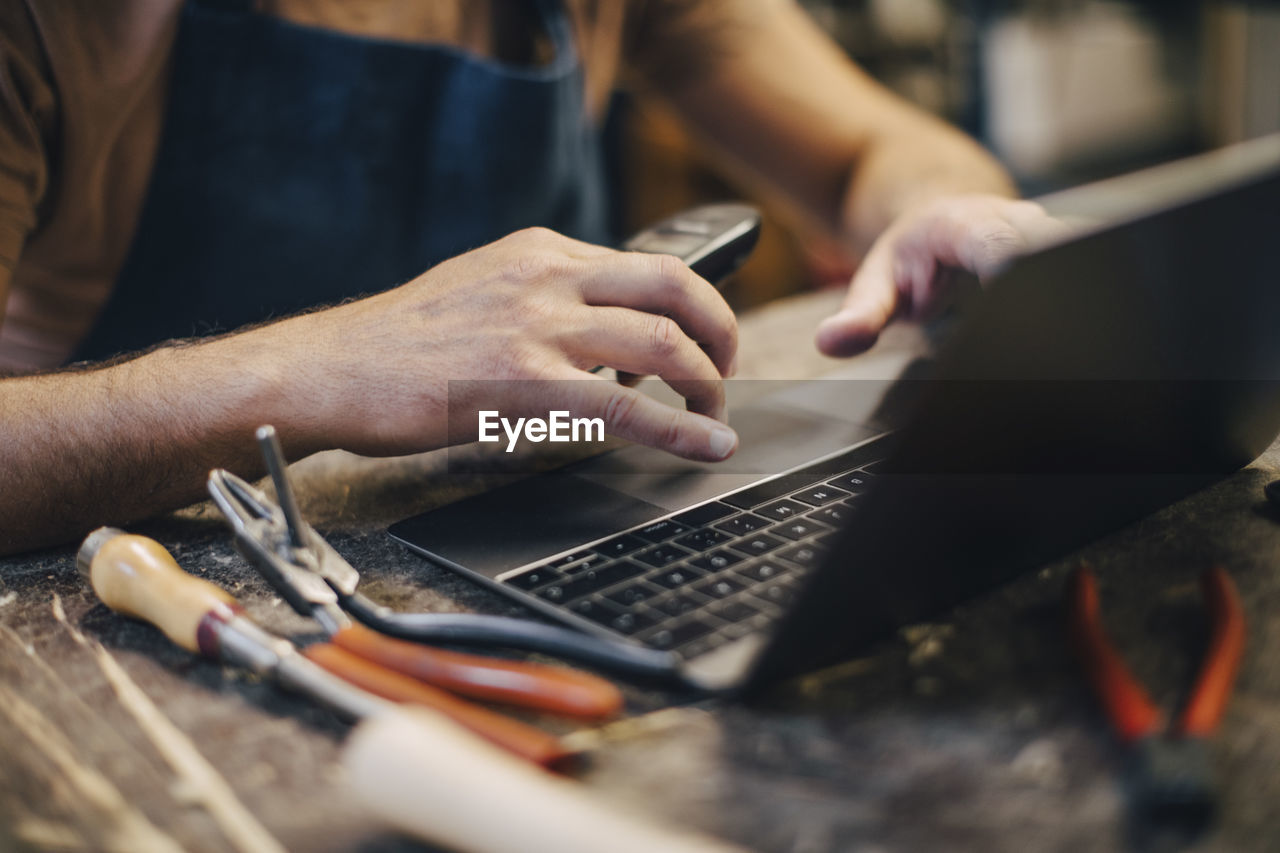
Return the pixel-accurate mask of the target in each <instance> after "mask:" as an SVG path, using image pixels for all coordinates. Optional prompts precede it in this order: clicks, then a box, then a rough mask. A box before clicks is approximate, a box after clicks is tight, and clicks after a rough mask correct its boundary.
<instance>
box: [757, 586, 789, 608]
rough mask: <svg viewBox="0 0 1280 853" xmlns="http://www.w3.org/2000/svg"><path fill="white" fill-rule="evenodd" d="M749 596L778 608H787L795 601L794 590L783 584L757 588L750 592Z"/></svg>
mask: <svg viewBox="0 0 1280 853" xmlns="http://www.w3.org/2000/svg"><path fill="white" fill-rule="evenodd" d="M751 594H752V595H756V596H759V597H760V598H762V599H764V600H765V601H768V602H769V603H771V604H776V605H778V606H779V607H789V606H791V604H792V603H793V602H794V601H795V600H796V593H795V590H794V589H793V588H792V587H791V586H790V585H789V584H783V583H771V584H765V585H763V586H758V587H756V588H754V589H752V590H751Z"/></svg>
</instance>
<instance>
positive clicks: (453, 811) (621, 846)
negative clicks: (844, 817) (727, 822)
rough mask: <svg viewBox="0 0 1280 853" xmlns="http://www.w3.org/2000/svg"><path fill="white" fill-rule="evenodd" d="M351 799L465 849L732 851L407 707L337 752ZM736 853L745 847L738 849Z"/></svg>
mask: <svg viewBox="0 0 1280 853" xmlns="http://www.w3.org/2000/svg"><path fill="white" fill-rule="evenodd" d="M343 764H344V765H345V766H346V769H347V775H348V777H349V778H350V780H351V782H352V784H353V785H354V787H355V790H356V793H357V794H358V795H359V797H360V799H361V800H362V801H363V802H364V804H365V805H366V806H367V807H368V808H369V809H370V810H371V811H372V812H374V813H375V814H377V815H378V816H379V817H381V818H382V819H383V820H385V821H387V822H388V823H389V824H391V825H392V826H395V827H396V828H397V829H399V830H401V831H402V832H406V833H408V834H410V835H414V836H416V837H418V838H421V839H424V840H426V841H429V842H431V843H433V844H438V845H441V846H443V847H446V848H448V849H450V850H465V851H468V853H509V851H511V850H519V851H521V853H599V851H601V850H608V851H610V853H654V851H662V853H729V851H739V848H737V847H733V846H731V845H729V844H726V843H724V842H720V841H715V840H712V839H710V838H706V837H704V836H698V835H693V834H690V833H683V832H678V831H676V830H671V829H665V828H662V827H659V826H657V825H654V824H650V823H647V822H645V821H644V820H642V819H640V818H638V817H633V816H631V815H629V814H626V813H624V812H621V811H619V810H617V809H616V808H614V807H613V806H611V805H610V804H608V803H606V802H604V801H602V800H599V799H597V798H595V797H593V796H591V795H590V793H588V792H587V791H586V790H585V789H584V788H582V787H581V786H579V785H578V784H576V783H574V782H570V781H569V780H567V779H564V778H562V777H557V776H554V775H552V774H550V773H544V772H541V771H539V770H538V769H537V768H535V767H531V766H529V765H528V764H524V763H522V762H519V761H516V760H514V759H512V758H511V756H509V755H507V754H506V753H504V752H501V751H500V750H497V749H494V748H493V747H492V746H490V745H489V744H488V743H485V742H484V741H482V740H479V739H478V738H476V737H474V736H472V735H470V733H468V732H466V731H461V730H459V729H458V727H457V726H454V725H451V724H450V723H449V722H448V721H447V720H441V719H438V718H435V717H429V716H427V715H425V714H422V713H415V712H410V711H405V712H401V713H395V714H385V715H380V716H378V717H374V718H372V719H369V720H365V721H364V722H362V723H360V724H359V725H358V726H357V727H356V728H355V730H354V731H353V732H352V733H351V736H350V737H349V738H348V739H347V744H346V747H345V749H344V752H343ZM739 853H741V851H739Z"/></svg>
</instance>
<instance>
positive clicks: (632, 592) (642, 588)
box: [605, 581, 662, 607]
mask: <svg viewBox="0 0 1280 853" xmlns="http://www.w3.org/2000/svg"><path fill="white" fill-rule="evenodd" d="M661 594H662V589H660V588H659V587H656V586H654V585H653V584H648V583H645V582H644V581H636V582H635V583H633V584H628V585H627V586H624V587H623V588H622V589H619V590H616V591H614V592H611V593H609V594H608V595H606V596H605V598H607V599H609V600H610V601H612V602H613V603H614V604H617V605H618V606H620V607H632V606H634V605H636V604H639V603H640V602H642V601H648V600H649V599H651V598H653V597H654V596H656V595H661Z"/></svg>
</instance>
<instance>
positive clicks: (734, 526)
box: [716, 512, 769, 536]
mask: <svg viewBox="0 0 1280 853" xmlns="http://www.w3.org/2000/svg"><path fill="white" fill-rule="evenodd" d="M768 526H769V522H767V521H765V520H764V519H763V518H758V517H756V516H754V515H749V514H747V513H745V512H744V513H743V514H742V515H735V516H734V517H733V518H731V519H729V520H728V521H725V522H722V523H721V524H717V525H716V529H717V530H723V531H724V532H725V533H732V534H733V535H734V536H746V535H747V534H748V533H754V532H756V531H757V530H761V529H763V528H765V527H768Z"/></svg>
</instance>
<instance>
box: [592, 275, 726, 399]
mask: <svg viewBox="0 0 1280 853" xmlns="http://www.w3.org/2000/svg"><path fill="white" fill-rule="evenodd" d="M586 263H587V264H589V265H590V266H591V268H592V269H591V270H590V273H589V274H588V275H587V276H584V277H583V279H582V285H581V288H582V290H581V292H582V298H583V301H584V302H586V303H587V304H588V305H614V306H618V307H622V308H634V309H636V310H638V311H647V312H649V313H650V314H665V315H667V316H669V317H670V318H671V319H673V320H675V321H676V322H677V323H679V324H680V328H681V329H683V330H684V332H685V334H687V335H688V336H689V337H690V338H692V339H693V340H695V341H697V342H698V344H700V345H701V346H702V348H703V349H705V350H706V351H707V355H709V356H710V357H711V361H712V363H714V364H715V366H716V369H717V370H719V371H720V375H721V376H728V375H729V374H730V372H731V369H732V367H733V361H734V356H735V355H736V354H737V352H738V319H737V318H736V317H735V316H734V314H733V309H732V308H730V307H729V304H728V303H727V302H725V301H724V297H722V296H721V295H720V293H719V292H718V291H717V290H716V289H715V288H714V287H713V286H712V285H711V283H710V282H708V281H707V280H706V279H704V278H702V277H701V276H699V275H698V274H697V273H695V272H694V271H693V270H691V269H689V267H688V266H687V265H686V264H685V263H684V262H683V261H681V260H680V259H679V258H677V257H674V256H672V255H650V254H645V253H642V252H614V253H612V254H610V255H607V256H600V257H596V258H591V259H589V260H587V261H586Z"/></svg>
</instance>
